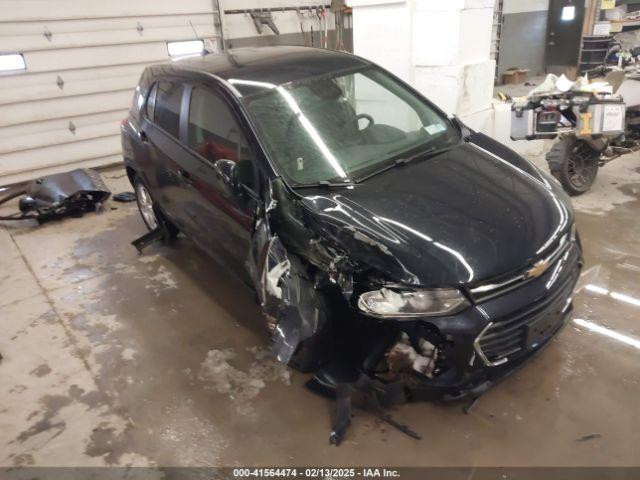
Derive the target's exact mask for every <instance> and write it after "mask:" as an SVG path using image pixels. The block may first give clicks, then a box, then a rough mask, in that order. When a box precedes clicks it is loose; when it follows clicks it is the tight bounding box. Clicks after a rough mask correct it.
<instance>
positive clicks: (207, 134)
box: [188, 87, 254, 187]
mask: <svg viewBox="0 0 640 480" xmlns="http://www.w3.org/2000/svg"><path fill="white" fill-rule="evenodd" d="M188 144H189V147H190V148H191V149H193V150H194V151H196V152H197V153H198V154H200V155H201V156H202V157H204V158H206V159H207V160H209V161H211V162H213V163H215V162H216V161H218V160H232V161H234V162H236V164H237V165H236V168H237V172H238V178H239V180H240V182H241V183H243V184H244V185H246V186H248V187H253V183H254V182H253V180H254V175H253V161H252V155H251V151H250V149H249V144H248V143H247V140H246V138H245V136H244V134H243V133H242V130H241V127H240V124H239V123H238V121H237V120H236V118H235V116H234V115H233V112H231V110H230V109H229V107H228V106H227V104H226V103H225V101H224V100H223V99H222V98H221V97H220V96H218V95H217V94H216V93H214V92H212V91H210V90H209V89H206V88H201V87H196V88H194V89H193V91H192V92H191V102H190V105H189V140H188Z"/></svg>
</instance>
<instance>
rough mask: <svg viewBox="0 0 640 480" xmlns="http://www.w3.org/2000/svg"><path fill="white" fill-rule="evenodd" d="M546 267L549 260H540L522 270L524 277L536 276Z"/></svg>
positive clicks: (544, 270)
mask: <svg viewBox="0 0 640 480" xmlns="http://www.w3.org/2000/svg"><path fill="white" fill-rule="evenodd" d="M547 268H549V262H548V261H546V260H540V261H539V262H537V263H534V264H533V267H531V268H530V269H529V270H527V271H526V272H524V278H537V277H539V276H540V275H542V274H543V273H544V272H546V271H547Z"/></svg>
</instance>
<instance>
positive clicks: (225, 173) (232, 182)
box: [213, 158, 239, 190]
mask: <svg viewBox="0 0 640 480" xmlns="http://www.w3.org/2000/svg"><path fill="white" fill-rule="evenodd" d="M213 168H214V170H215V171H216V175H217V176H218V178H220V179H222V181H223V182H224V183H226V184H227V185H229V186H230V187H231V188H232V189H234V190H236V189H237V188H238V185H239V182H238V169H237V168H236V162H234V161H233V160H227V159H226V158H221V159H220V160H216V161H215V162H214V164H213Z"/></svg>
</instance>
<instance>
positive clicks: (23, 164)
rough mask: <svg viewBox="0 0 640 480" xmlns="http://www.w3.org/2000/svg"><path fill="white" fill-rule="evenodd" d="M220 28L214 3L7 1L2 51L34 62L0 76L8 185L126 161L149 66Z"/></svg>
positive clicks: (0, 1) (1, 149) (0, 146)
mask: <svg viewBox="0 0 640 480" xmlns="http://www.w3.org/2000/svg"><path fill="white" fill-rule="evenodd" d="M219 32H220V28H219V18H218V15H217V2H216V1H215V0H179V1H176V0H81V1H78V0H0V53H2V54H7V53H12V54H21V55H22V57H23V58H24V63H25V67H26V68H25V69H24V70H13V71H4V72H0V185H7V184H10V183H16V182H19V181H23V180H27V179H31V178H35V177H37V176H40V175H42V174H48V173H54V172H57V171H64V170H69V169H72V168H75V167H77V166H102V165H107V164H112V163H115V162H119V161H121V155H120V137H119V124H120V121H121V120H122V119H123V118H125V116H126V113H127V110H128V107H129V105H130V103H131V99H132V94H133V88H134V87H135V85H136V83H137V80H138V78H139V76H140V73H141V71H142V69H143V67H144V66H146V65H149V64H152V63H156V62H160V61H165V60H166V59H167V58H168V50H167V42H172V41H187V40H194V39H196V38H200V39H203V40H204V41H205V45H206V46H207V48H213V49H215V48H217V44H218V41H219V37H218V34H219ZM0 58H2V57H0ZM4 58H5V59H6V58H8V57H6V56H5V57H4ZM12 58H18V59H19V58H20V57H12Z"/></svg>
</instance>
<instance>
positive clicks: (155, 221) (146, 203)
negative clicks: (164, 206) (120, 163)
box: [133, 175, 179, 239]
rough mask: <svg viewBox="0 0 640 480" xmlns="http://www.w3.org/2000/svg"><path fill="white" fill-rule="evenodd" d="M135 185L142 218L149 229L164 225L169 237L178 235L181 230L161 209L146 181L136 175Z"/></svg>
mask: <svg viewBox="0 0 640 480" xmlns="http://www.w3.org/2000/svg"><path fill="white" fill-rule="evenodd" d="M133 187H134V189H135V191H136V202H137V204H138V210H140V215H141V216H142V220H143V221H144V223H145V225H146V226H147V228H148V229H149V230H155V229H156V228H158V226H164V227H165V229H166V234H167V235H168V238H169V239H173V238H175V237H177V236H178V233H179V230H178V228H177V227H176V226H175V225H173V224H172V223H171V222H170V221H169V220H168V219H167V218H166V217H165V216H164V215H163V214H162V212H161V211H160V209H159V208H158V206H157V205H156V204H155V202H154V201H153V197H152V196H151V193H150V192H149V188H148V187H147V185H146V184H145V183H144V181H143V180H142V179H141V178H140V177H139V176H138V175H136V176H135V178H134V180H133Z"/></svg>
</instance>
